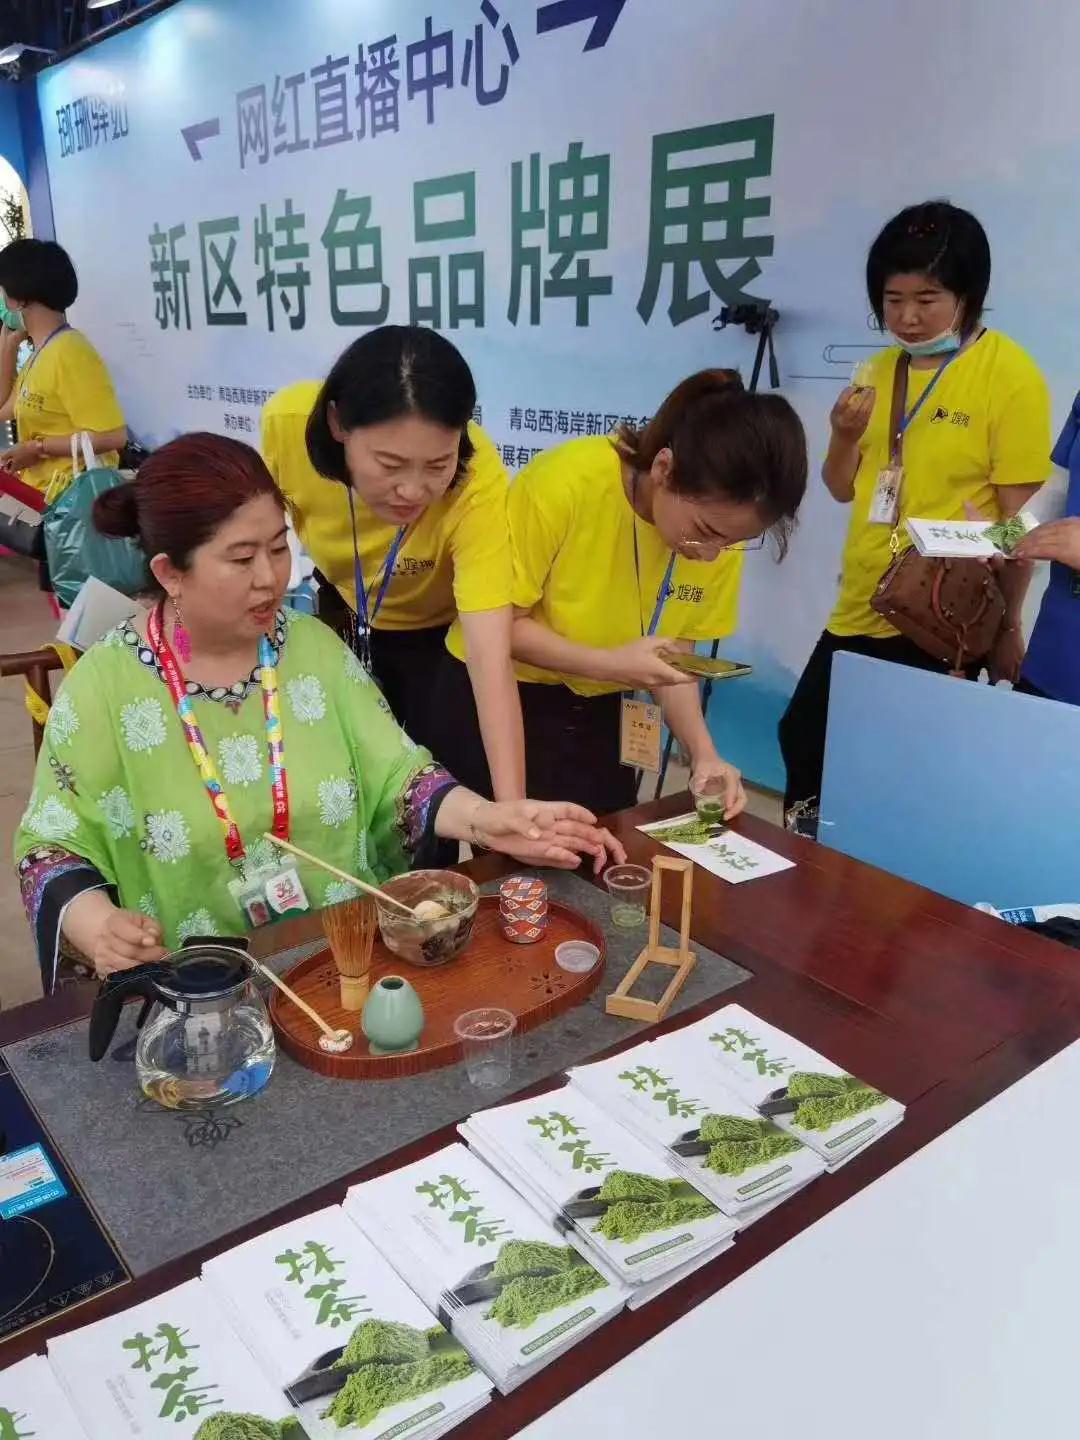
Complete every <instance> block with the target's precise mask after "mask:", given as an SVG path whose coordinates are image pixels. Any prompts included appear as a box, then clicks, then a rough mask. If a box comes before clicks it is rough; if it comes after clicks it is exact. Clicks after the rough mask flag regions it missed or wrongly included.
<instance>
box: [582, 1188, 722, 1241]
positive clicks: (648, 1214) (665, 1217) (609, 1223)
mask: <svg viewBox="0 0 1080 1440" xmlns="http://www.w3.org/2000/svg"><path fill="white" fill-rule="evenodd" d="M688 1188H690V1189H692V1187H688ZM715 1214H716V1206H715V1205H714V1204H713V1203H712V1202H711V1201H710V1200H706V1199H705V1197H704V1195H697V1194H694V1195H693V1196H687V1197H686V1198H685V1199H681V1200H667V1201H664V1202H663V1203H660V1202H651V1203H648V1204H644V1205H643V1204H640V1203H637V1202H635V1201H633V1200H620V1201H619V1202H618V1203H617V1204H615V1205H610V1206H609V1207H608V1209H607V1210H606V1211H605V1212H604V1215H603V1218H602V1219H601V1221H600V1223H599V1225H597V1226H595V1227H594V1230H595V1233H596V1234H598V1235H605V1236H606V1237H607V1238H608V1239H609V1240H622V1241H624V1242H625V1243H626V1244H627V1245H632V1244H633V1243H634V1241H635V1240H640V1239H641V1237H642V1236H643V1235H651V1234H652V1233H653V1232H654V1231H656V1230H673V1229H675V1228H676V1227H677V1226H679V1225H689V1224H690V1223H691V1222H692V1221H694V1220H708V1219H709V1218H710V1217H711V1216H713V1215H715Z"/></svg>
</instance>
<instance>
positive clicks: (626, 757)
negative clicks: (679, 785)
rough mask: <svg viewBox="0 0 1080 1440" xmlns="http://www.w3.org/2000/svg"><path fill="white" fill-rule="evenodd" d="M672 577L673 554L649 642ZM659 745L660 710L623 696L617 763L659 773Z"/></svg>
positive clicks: (637, 571) (637, 574) (637, 566)
mask: <svg viewBox="0 0 1080 1440" xmlns="http://www.w3.org/2000/svg"><path fill="white" fill-rule="evenodd" d="M636 478H637V477H636V476H635V481H634V490H635V491H636V488H637V486H636ZM635 498H636V496H635V495H631V509H632V511H633V526H634V578H635V580H636V581H637V597H638V624H639V625H640V627H641V634H642V637H644V636H645V634H646V631H645V620H644V616H643V614H642V606H641V556H640V553H639V550H638V532H637V507H636V505H634V503H633V502H634V499H635ZM674 573H675V552H674V551H672V552H671V555H670V556H669V557H668V563H667V568H666V569H665V571H664V578H663V579H662V580H661V581H660V588H659V590H658V591H657V592H656V604H655V605H654V606H653V613H652V619H651V620H650V621H649V629H648V637H649V639H651V638H652V637H653V636H654V635H655V634H656V632H657V630H658V629H659V626H660V620H661V618H662V616H663V614H664V606H665V605H666V604H667V601H668V596H669V594H670V593H671V588H672V586H671V577H672V575H673V574H674ZM662 744H663V717H662V712H661V709H660V706H659V705H655V704H653V703H652V701H650V700H638V699H636V698H633V697H628V696H623V702H622V714H621V717H620V725H619V760H620V761H621V763H622V764H623V765H629V766H630V767H631V768H632V769H634V770H649V771H652V772H653V773H658V772H659V770H660V752H661V747H662Z"/></svg>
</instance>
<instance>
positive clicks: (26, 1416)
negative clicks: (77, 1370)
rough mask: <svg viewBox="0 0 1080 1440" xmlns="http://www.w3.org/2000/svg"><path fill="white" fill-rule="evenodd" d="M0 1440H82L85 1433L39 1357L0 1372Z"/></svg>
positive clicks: (44, 1362)
mask: <svg viewBox="0 0 1080 1440" xmlns="http://www.w3.org/2000/svg"><path fill="white" fill-rule="evenodd" d="M0 1440H86V1431H85V1430H84V1429H83V1427H82V1426H81V1425H80V1424H79V1422H78V1420H76V1418H75V1412H74V1411H73V1410H72V1408H71V1404H70V1402H69V1400H68V1398H67V1396H66V1395H65V1394H64V1392H63V1391H62V1390H61V1389H60V1386H59V1384H58V1382H57V1379H56V1376H55V1375H54V1374H53V1372H52V1370H51V1369H50V1367H49V1362H48V1361H47V1360H46V1359H45V1358H44V1357H43V1356H41V1355H31V1356H30V1358H29V1359H28V1360H20V1361H19V1363H18V1364H17V1365H12V1366H11V1367H10V1368H9V1369H7V1370H0Z"/></svg>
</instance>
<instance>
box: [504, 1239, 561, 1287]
mask: <svg viewBox="0 0 1080 1440" xmlns="http://www.w3.org/2000/svg"><path fill="white" fill-rule="evenodd" d="M579 1263H580V1259H579V1256H578V1255H577V1254H576V1253H575V1252H574V1251H573V1250H571V1249H570V1248H569V1247H568V1246H566V1245H548V1244H547V1243H546V1242H545V1241H543V1240H508V1241H507V1242H506V1244H505V1245H504V1246H503V1247H502V1249H501V1250H500V1251H499V1254H498V1257H497V1258H496V1261H495V1268H494V1270H493V1271H492V1272H491V1273H492V1274H493V1275H494V1276H495V1277H496V1278H497V1279H499V1280H505V1279H507V1278H510V1279H513V1278H514V1277H516V1276H518V1275H536V1274H541V1275H556V1274H558V1273H560V1272H561V1271H564V1270H570V1269H572V1268H573V1266H575V1265H577V1264H579Z"/></svg>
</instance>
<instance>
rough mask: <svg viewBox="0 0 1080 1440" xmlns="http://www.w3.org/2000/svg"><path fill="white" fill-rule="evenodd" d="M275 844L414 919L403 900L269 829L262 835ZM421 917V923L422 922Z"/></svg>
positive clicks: (413, 911) (409, 906)
mask: <svg viewBox="0 0 1080 1440" xmlns="http://www.w3.org/2000/svg"><path fill="white" fill-rule="evenodd" d="M263 839H264V840H269V841H270V842H271V844H273V845H276V846H277V847H278V849H279V850H287V851H288V852H289V854H290V855H297V856H299V858H300V859H301V860H307V861H308V863H309V864H311V865H317V866H318V867H319V869H320V870H325V871H326V873H327V874H328V875H336V876H337V878H338V879H339V880H344V881H346V882H347V883H348V884H349V885H355V886H356V888H357V889H358V890H363V891H364V893H365V894H366V895H374V896H376V897H377V898H378V899H379V900H382V901H383V902H384V903H385V904H387V905H389V906H390V907H391V908H392V909H394V910H400V911H401V913H402V915H407V916H408V917H409V919H410V920H415V919H416V911H415V910H414V909H413V908H412V906H411V905H406V904H405V903H404V901H401V900H395V899H394V897H393V895H388V894H387V893H386V891H385V890H380V889H379V888H378V886H377V885H369V884H368V883H367V881H366V880H360V879H358V877H357V876H355V875H349V874H347V873H346V871H344V870H339V869H338V868H337V866H336V865H331V864H330V862H329V861H328V860H320V859H319V857H318V856H317V855H309V854H308V852H307V851H306V850H301V849H300V846H299V845H291V844H290V843H289V841H288V840H279V839H278V837H277V836H276V835H271V834H270V832H269V831H267V832H266V834H265V835H264V836H263ZM422 918H423V917H421V923H422Z"/></svg>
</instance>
